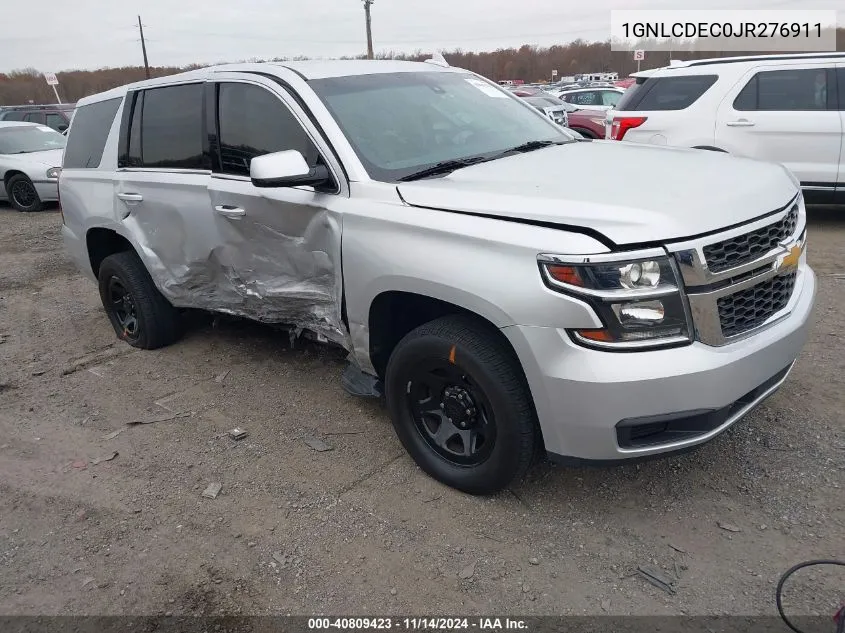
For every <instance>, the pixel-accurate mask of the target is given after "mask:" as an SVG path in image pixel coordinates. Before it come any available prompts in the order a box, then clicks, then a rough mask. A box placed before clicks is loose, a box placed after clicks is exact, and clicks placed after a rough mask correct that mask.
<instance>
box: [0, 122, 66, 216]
mask: <svg viewBox="0 0 845 633" xmlns="http://www.w3.org/2000/svg"><path fill="white" fill-rule="evenodd" d="M65 140H66V138H65V136H63V135H62V134H60V133H59V132H57V131H56V130H54V129H52V128H49V127H47V126H46V125H38V124H37V123H24V122H22V121H0V179H2V183H3V186H2V188H0V200H8V201H9V203H10V204H11V205H12V206H13V207H14V208H15V209H17V210H18V211H40V210H41V208H42V206H43V203H44V202H53V201H56V200H58V182H59V173H60V172H61V164H62V151H63V150H64V147H65Z"/></svg>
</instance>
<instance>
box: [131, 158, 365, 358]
mask: <svg viewBox="0 0 845 633" xmlns="http://www.w3.org/2000/svg"><path fill="white" fill-rule="evenodd" d="M123 175H124V176H125V177H126V179H125V180H124V181H123V182H121V183H120V185H119V186H121V187H124V188H125V189H126V190H129V188H132V190H137V189H139V188H144V191H143V192H141V193H142V194H143V199H144V201H143V204H142V205H139V206H138V207H137V210H134V209H133V210H130V212H129V214H128V215H127V217H125V219H124V220H123V224H124V226H125V227H126V229H127V230H128V232H129V233H130V235H131V236H132V237H133V238H134V239H133V241H134V242H135V243H136V244H137V245H138V246H139V248H140V249H141V251H142V252H141V256H142V257H143V259H144V260H145V262H146V264H147V267H148V270H149V271H150V273H151V275H152V276H153V278H154V280H155V282H156V285H157V286H158V287H159V289H160V290H161V292H162V293H163V294H164V295H165V296H166V297H167V298H168V299H169V300H170V301H171V302H172V303H173V304H174V305H176V306H179V307H190V308H199V309H204V310H210V311H214V312H222V313H226V314H232V315H237V316H243V317H247V318H251V319H255V320H257V321H262V322H265V323H283V324H288V325H292V326H294V327H296V328H297V329H299V330H311V331H313V332H316V333H317V334H320V335H322V336H324V337H326V338H327V339H328V340H330V341H332V342H334V343H337V344H339V345H342V346H343V347H345V348H346V349H350V347H351V345H350V342H349V334H348V331H347V329H346V326H345V325H344V324H343V322H342V320H341V307H340V306H341V293H342V290H343V289H342V283H343V282H342V273H341V259H340V250H341V229H342V227H341V215H340V214H339V213H338V212H337V211H334V210H332V207H335V208H336V206H335V205H336V203H337V201H338V196H334V195H331V194H325V193H317V192H314V191H313V190H309V189H307V188H302V189H298V188H279V189H256V188H255V187H253V186H252V183H251V182H250V181H249V180H248V179H238V178H218V177H212V176H210V175H208V174H205V175H202V176H200V175H190V176H189V175H186V174H171V175H170V176H171V178H168V180H172V179H174V178H175V179H179V178H181V179H183V182H182V183H180V184H179V187H178V188H183V190H184V185H185V183H184V179H185V178H194V179H199V180H201V181H202V184H200V182H197V183H196V185H197V189H201V190H202V195H201V196H200V195H197V194H199V191H197V190H194V191H193V192H192V194H193V195H190V196H185V198H183V199H181V200H180V199H179V197H178V195H177V196H174V195H173V194H174V192H175V190H176V189H177V187H173V186H172V185H171V186H167V183H165V182H162V174H160V173H159V174H156V180H152V179H150V180H149V181H148V182H146V183H142V182H138V181H139V180H141V181H143V180H145V178H144V177H143V176H144V174H138V173H131V172H124V174H123ZM129 180H134V181H135V182H128V181H129ZM174 184H175V183H174ZM200 200H202V203H200Z"/></svg>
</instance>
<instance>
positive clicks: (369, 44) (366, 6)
mask: <svg viewBox="0 0 845 633" xmlns="http://www.w3.org/2000/svg"><path fill="white" fill-rule="evenodd" d="M373 2H375V0H364V15H365V16H366V18H367V59H372V58H373V23H372V20H371V18H370V5H371V4H372V3H373Z"/></svg>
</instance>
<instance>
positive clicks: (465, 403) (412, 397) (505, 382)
mask: <svg viewBox="0 0 845 633" xmlns="http://www.w3.org/2000/svg"><path fill="white" fill-rule="evenodd" d="M385 392H386V396H387V404H388V408H389V410H390V414H391V418H392V421H393V426H394V429H395V430H396V434H397V435H398V436H399V439H400V441H401V442H402V444H403V445H404V446H405V448H406V450H407V451H408V452H409V453H410V454H411V457H413V458H414V461H416V462H417V464H418V465H419V466H420V468H422V469H423V470H424V471H425V472H427V473H428V474H429V475H431V476H432V477H434V478H435V479H437V480H439V481H441V482H443V483H445V484H447V485H449V486H452V487H454V488H457V489H459V490H463V491H464V492H468V493H471V494H492V493H494V492H498V491H499V490H501V489H502V488H505V487H506V486H507V485H508V484H510V483H511V482H512V481H514V480H515V479H520V478H522V477H523V476H524V475H525V473H526V471H527V470H528V467H529V465H530V464H531V460H532V457H533V455H534V451H535V446H536V444H537V442H538V441H539V432H538V430H537V423H536V415H535V413H534V408H533V404H532V401H531V397H530V394H529V391H528V386H527V384H526V382H525V377H524V375H523V373H522V369H521V367H520V366H519V363H518V361H517V359H516V357H515V355H514V353H513V350H512V349H511V348H510V347H509V346H508V345H507V342H506V341H505V340H503V339H502V338H501V334H499V333H498V332H496V331H495V330H493V329H492V327H488V326H485V325H483V324H480V323H478V322H476V321H474V320H472V319H469V318H466V317H462V316H449V317H444V318H441V319H437V320H436V321H432V322H430V323H426V324H424V325H422V326H420V327H418V328H417V329H415V330H413V331H412V332H411V333H409V334H408V335H407V336H406V337H405V338H404V339H402V341H400V342H399V344H398V345H397V347H396V349H395V350H394V351H393V354H392V355H391V357H390V360H389V362H388V366H387V372H386V385H385Z"/></svg>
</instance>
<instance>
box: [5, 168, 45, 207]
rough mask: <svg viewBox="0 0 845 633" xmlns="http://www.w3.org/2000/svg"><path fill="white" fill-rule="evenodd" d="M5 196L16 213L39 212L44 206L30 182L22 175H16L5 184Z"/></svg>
mask: <svg viewBox="0 0 845 633" xmlns="http://www.w3.org/2000/svg"><path fill="white" fill-rule="evenodd" d="M6 195H7V196H8V197H9V202H10V203H11V204H12V206H13V207H14V208H15V209H17V210H18V211H24V212H31V211H41V210H42V209H43V208H44V204H43V203H42V202H41V198H40V197H39V196H38V191H37V190H36V189H35V185H34V184H32V181H31V180H30V179H29V178H28V177H27V176H25V175H23V174H16V175H14V176H12V177H11V178H9V182H7V183H6Z"/></svg>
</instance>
